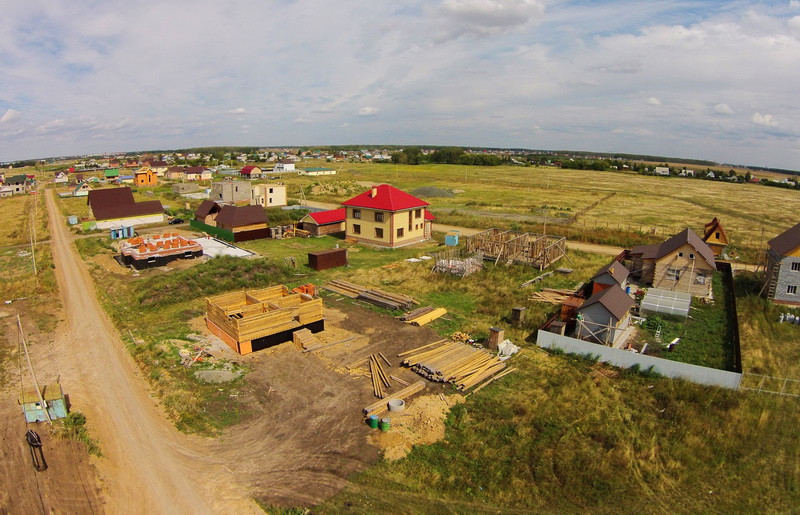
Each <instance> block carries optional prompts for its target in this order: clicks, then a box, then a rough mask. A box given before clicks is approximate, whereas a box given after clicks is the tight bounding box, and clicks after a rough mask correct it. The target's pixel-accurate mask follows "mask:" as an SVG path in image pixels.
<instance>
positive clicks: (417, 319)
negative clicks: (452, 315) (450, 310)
mask: <svg viewBox="0 0 800 515" xmlns="http://www.w3.org/2000/svg"><path fill="white" fill-rule="evenodd" d="M446 314H447V310H446V309H444V308H434V307H433V306H425V307H424V308H417V309H415V310H414V311H409V312H408V313H406V314H404V315H402V316H399V317H397V318H399V319H400V320H402V321H403V322H405V323H407V324H412V325H417V326H422V325H425V324H427V323H429V322H433V321H434V320H436V319H437V318H439V317H441V316H444V315H446Z"/></svg>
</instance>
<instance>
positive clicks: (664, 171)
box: [653, 166, 669, 176]
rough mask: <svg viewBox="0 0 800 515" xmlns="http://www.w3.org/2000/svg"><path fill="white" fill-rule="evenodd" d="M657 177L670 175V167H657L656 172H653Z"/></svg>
mask: <svg viewBox="0 0 800 515" xmlns="http://www.w3.org/2000/svg"><path fill="white" fill-rule="evenodd" d="M653 173H654V174H656V175H665V176H666V175H669V167H668V166H656V168H655V170H654V171H653Z"/></svg>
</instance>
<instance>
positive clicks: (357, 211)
mask: <svg viewBox="0 0 800 515" xmlns="http://www.w3.org/2000/svg"><path fill="white" fill-rule="evenodd" d="M353 218H355V219H356V220H360V219H361V210H360V209H354V210H353Z"/></svg>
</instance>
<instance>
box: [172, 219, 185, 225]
mask: <svg viewBox="0 0 800 515" xmlns="http://www.w3.org/2000/svg"><path fill="white" fill-rule="evenodd" d="M182 223H183V218H173V219H172V220H170V221H169V224H170V225H178V224H182Z"/></svg>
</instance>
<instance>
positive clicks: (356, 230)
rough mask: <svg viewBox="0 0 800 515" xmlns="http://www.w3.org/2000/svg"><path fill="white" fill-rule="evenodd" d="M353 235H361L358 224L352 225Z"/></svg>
mask: <svg viewBox="0 0 800 515" xmlns="http://www.w3.org/2000/svg"><path fill="white" fill-rule="evenodd" d="M353 234H361V226H360V225H358V224H353Z"/></svg>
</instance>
